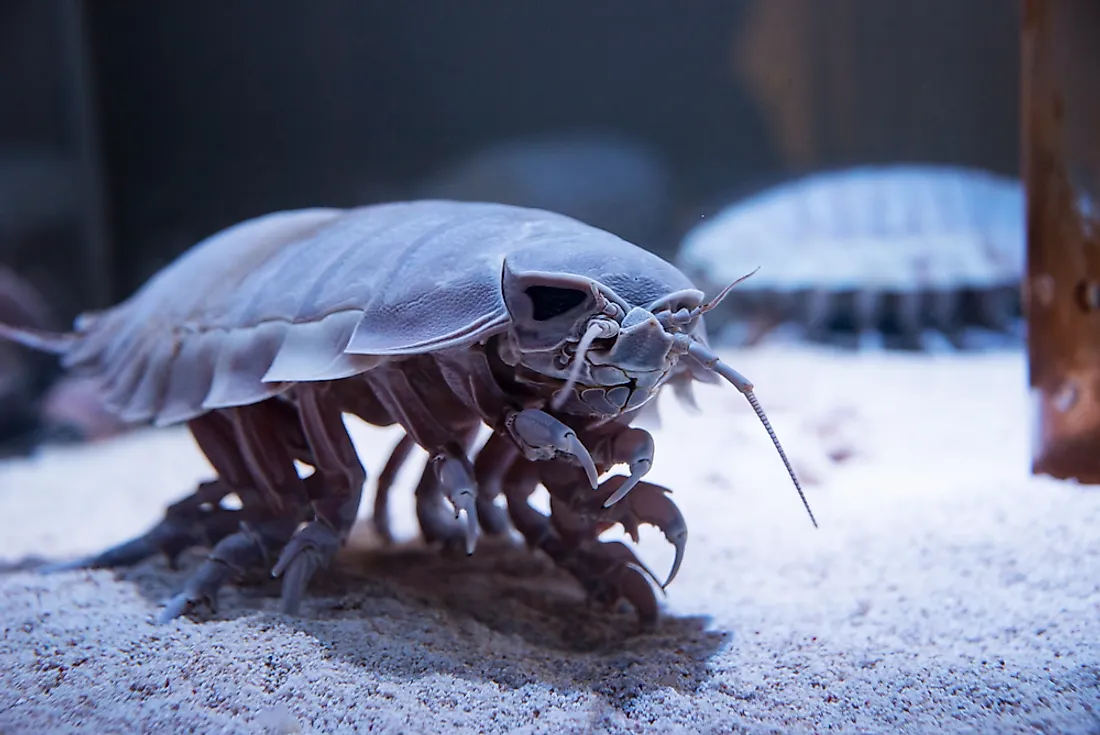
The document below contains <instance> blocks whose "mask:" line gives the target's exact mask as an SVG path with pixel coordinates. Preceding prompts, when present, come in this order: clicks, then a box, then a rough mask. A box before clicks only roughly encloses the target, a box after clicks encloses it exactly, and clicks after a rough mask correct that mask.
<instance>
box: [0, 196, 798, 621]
mask: <svg viewBox="0 0 1100 735" xmlns="http://www.w3.org/2000/svg"><path fill="white" fill-rule="evenodd" d="M727 290H728V289H727ZM719 298H720V297H719ZM714 303H717V300H714V301H712V302H711V303H709V304H708V303H704V300H703V294H702V293H701V292H700V291H698V290H697V289H695V288H694V286H693V285H692V283H691V282H690V281H689V280H688V279H687V278H686V277H685V276H684V275H683V274H682V273H681V272H680V271H678V270H677V269H676V268H674V267H673V266H672V265H670V264H669V263H667V262H666V261H664V260H662V259H660V258H659V257H657V256H655V255H653V254H651V253H649V252H647V251H645V250H643V249H641V248H638V247H636V246H634V245H631V244H630V243H628V242H626V241H624V240H622V239H620V238H618V237H616V236H614V235H612V234H610V233H607V232H605V231H602V230H599V229H596V228H593V227H591V226H588V225H585V224H583V223H581V222H578V221H577V220H574V219H571V218H568V217H565V216H562V215H557V214H553V213H550V212H546V211H541V210H534V209H524V208H518V207H511V206H504V205H498V204H483V203H458V202H448V201H418V202H407V203H393V204H382V205H373V206H368V207H362V208H359V209H352V210H337V209H311V210H301V211H291V212H282V213H277V214H272V215H268V216H265V217H260V218H258V219H254V220H250V221H247V222H244V223H243V224H240V225H237V226H235V227H232V228H230V229H228V230H225V231H224V232H221V233H219V234H217V235H215V236H213V237H211V238H209V239H207V240H205V241H204V242H202V243H200V244H199V245H197V246H195V247H194V248H193V249H192V250H191V251H189V252H188V253H186V254H184V255H183V256H181V257H180V258H179V259H178V260H177V261H176V262H175V263H173V264H172V265H170V266H169V267H168V268H166V269H165V270H163V271H162V272H160V273H159V274H157V275H156V276H154V277H153V278H152V279H150V281H149V282H148V283H147V284H146V285H145V286H144V287H143V288H142V289H140V290H139V291H138V292H137V293H136V294H134V295H133V296H132V297H131V298H130V299H128V300H127V301H125V302H123V303H122V304H120V305H118V306H116V307H114V308H112V309H109V310H107V311H104V312H100V313H96V314H89V315H86V316H84V317H82V318H81V319H79V320H78V321H77V324H76V328H75V330H74V331H73V332H72V333H69V334H65V335H48V334H40V333H39V334H36V333H31V332H28V331H26V330H15V329H4V330H2V331H3V333H5V334H7V335H8V336H9V337H12V338H15V339H18V340H20V341H22V342H23V343H25V344H32V345H37V346H38V347H40V348H44V349H50V350H53V351H55V352H58V353H60V354H61V355H62V360H63V362H64V364H65V365H66V366H67V367H68V368H71V369H74V370H80V371H81V372H82V373H83V374H85V375H86V376H88V377H89V378H91V379H94V380H96V381H98V383H99V385H100V389H101V391H102V394H103V397H104V399H105V401H106V402H107V404H108V405H110V406H112V407H113V409H114V410H115V411H116V412H117V413H118V414H119V415H120V416H122V417H124V418H125V419H126V420H128V421H132V422H152V423H154V424H157V425H166V424H173V423H177V422H187V423H188V425H189V426H190V429H191V431H192V433H193V435H194V437H195V439H196V441H197V442H198V444H199V446H200V447H201V449H202V450H203V452H205V454H206V456H207V457H208V458H209V459H210V462H211V464H212V465H213V467H214V469H215V470H216V471H217V478H216V479H215V480H214V481H212V482H209V483H205V484H204V485H203V486H201V487H200V488H199V489H198V490H197V491H196V493H195V495H193V496H192V497H190V498H188V499H186V500H184V501H182V502H181V503H179V504H177V505H176V506H173V508H171V509H170V510H169V512H168V513H167V515H166V517H165V519H164V520H163V521H162V522H161V523H160V524H159V525H158V526H157V527H156V528H154V529H153V530H152V531H150V532H149V533H148V534H146V535H144V536H142V537H140V538H138V539H134V540H133V541H131V542H128V543H126V544H123V545H121V546H119V547H115V548H113V549H110V550H108V551H106V552H104V553H103V554H100V555H97V556H96V557H93V558H92V559H85V560H81V561H79V562H77V563H76V565H113V564H122V563H132V562H134V561H136V560H138V559H141V558H144V557H146V556H149V555H150V554H152V553H155V552H157V551H165V552H167V553H168V554H169V555H174V554H175V553H176V552H178V551H179V550H181V549H182V548H184V547H187V546H191V545H194V544H199V543H205V544H211V545H212V546H213V549H212V550H211V552H210V554H209V556H208V558H207V560H206V561H205V562H204V563H203V565H202V566H201V567H200V568H199V569H198V570H197V571H196V572H195V573H194V574H193V575H192V576H191V577H190V578H189V579H188V581H187V583H186V585H185V588H184V589H183V591H182V592H180V594H179V595H177V596H176V597H175V598H174V599H173V600H172V601H171V602H170V603H169V604H168V606H167V609H166V610H165V611H164V613H163V614H162V618H170V617H173V616H175V615H178V614H180V613H182V612H185V611H187V610H188V609H190V608H191V607H192V606H193V605H194V604H196V603H198V602H207V603H212V602H213V598H214V596H215V594H216V591H217V590H218V588H219V587H220V585H221V584H223V583H224V582H225V581H226V580H228V579H229V578H230V577H231V576H233V575H234V574H236V573H243V572H246V571H249V570H251V569H257V568H258V569H270V570H271V571H272V573H273V574H274V575H276V576H283V577H284V581H283V603H284V609H286V610H287V611H290V612H293V611H295V610H296V609H297V608H298V604H299V601H300V598H301V596H302V593H303V591H304V589H305V586H306V584H307V582H308V580H309V579H310V577H311V576H312V574H313V573H314V572H315V571H316V569H317V568H319V567H321V566H324V565H325V564H327V563H328V562H329V560H330V559H331V557H332V556H333V554H334V553H335V552H336V551H337V550H338V549H339V548H340V546H341V544H342V543H343V542H344V540H345V539H346V536H347V533H348V531H349V529H350V527H351V525H352V522H353V521H354V519H355V516H356V511H357V508H358V506H359V502H360V497H361V493H362V488H363V484H364V481H365V477H366V475H365V472H364V470H363V467H362V465H361V464H360V462H359V459H358V457H357V455H356V452H355V449H354V447H353V445H352V442H351V440H350V438H349V437H348V434H347V432H346V429H345V427H344V424H343V420H342V414H343V413H350V414H353V415H356V416H359V417H361V418H362V419H364V420H365V421H367V422H369V423H372V424H375V425H379V426H385V425H392V424H399V425H400V426H401V427H402V428H403V429H404V431H405V432H406V434H407V437H408V439H407V440H403V441H402V443H401V444H399V445H398V446H397V447H396V449H395V451H394V455H393V457H392V459H391V462H390V463H389V464H390V467H389V469H388V478H389V479H385V486H384V490H383V492H380V495H383V493H384V492H385V491H388V484H389V482H390V481H391V480H392V475H393V472H394V471H395V469H396V467H397V466H399V465H400V463H401V462H402V461H404V458H405V457H407V456H408V450H409V449H410V448H411V446H412V444H411V443H412V442H415V444H417V445H419V446H420V447H423V448H424V449H425V450H427V452H428V454H429V456H430V457H431V459H430V461H429V463H428V467H427V468H426V470H425V472H424V474H423V476H422V478H421V481H420V485H419V487H418V488H417V493H416V494H417V502H416V505H417V514H418V517H419V520H420V524H421V527H422V529H423V530H424V533H425V536H427V537H429V538H431V539H435V540H441V541H444V542H451V543H458V544H460V545H462V546H464V547H465V549H466V551H467V552H468V553H472V552H473V550H474V542H475V540H476V537H477V532H478V520H479V519H480V521H481V525H482V526H483V527H485V528H488V529H490V530H495V531H500V530H501V527H502V524H504V523H505V522H506V521H505V519H504V518H503V516H502V515H501V514H500V513H499V509H498V508H496V506H495V505H493V500H494V499H495V498H496V497H498V496H499V495H503V496H504V499H505V501H506V505H507V515H508V517H509V518H510V519H511V521H512V522H513V523H514V524H515V526H516V528H517V529H518V530H519V531H520V532H521V533H522V534H523V535H524V537H525V538H526V539H527V541H528V542H529V543H530V544H531V545H533V546H537V547H538V548H540V549H543V550H544V551H546V552H547V553H548V554H549V555H550V556H551V557H552V558H553V559H554V560H555V561H556V562H557V563H558V564H560V565H561V566H562V567H563V568H565V569H568V570H569V571H571V572H572V573H573V574H574V575H575V576H576V577H577V579H578V580H579V581H580V582H581V583H582V584H583V585H584V586H585V588H586V589H587V591H588V592H589V594H590V596H591V597H592V598H593V599H597V600H602V601H605V602H608V603H611V602H616V601H618V600H619V599H622V598H624V597H625V598H626V599H627V600H629V601H630V602H631V603H632V604H633V605H634V607H635V608H636V610H637V611H638V612H639V614H640V615H641V616H642V617H643V618H644V619H652V618H653V617H654V616H655V615H656V601H655V598H654V596H653V592H652V588H651V587H650V586H649V584H648V582H647V581H646V579H645V577H644V576H643V575H642V574H641V573H640V572H639V570H640V569H642V567H641V564H640V563H639V562H638V561H637V559H636V558H635V557H634V556H633V554H632V552H630V550H629V549H628V548H627V547H626V546H624V545H622V544H608V543H603V542H600V541H599V540H598V538H597V537H598V536H599V534H600V533H601V532H602V531H603V530H605V529H607V528H608V527H610V526H612V525H614V524H616V523H619V524H622V526H623V527H624V528H625V529H626V531H627V532H628V533H631V534H635V533H636V530H637V524H638V523H639V522H648V523H653V524H655V525H657V526H659V527H661V528H663V529H664V531H665V533H666V535H667V536H668V537H669V538H670V539H671V540H672V541H673V542H674V543H675V544H676V545H677V561H676V566H677V567H678V566H679V562H680V558H681V556H682V554H683V546H684V542H685V540H686V527H685V524H684V522H683V518H682V517H681V516H680V513H679V511H678V510H676V508H675V506H674V505H673V504H672V503H671V501H670V500H669V499H668V497H667V495H666V491H665V490H664V489H663V488H660V487H658V486H656V485H651V484H649V483H646V482H643V481H642V477H643V476H644V475H645V474H646V473H647V472H648V470H649V469H650V467H651V465H652V462H653V450H654V447H653V439H652V437H651V436H650V435H649V434H648V433H646V432H645V431H644V430H642V429H640V428H637V427H632V426H631V425H630V423H631V421H632V420H633V418H634V417H635V416H636V415H637V414H638V412H639V411H640V410H641V409H642V408H643V407H645V406H646V405H647V404H648V403H649V402H650V401H651V400H652V399H653V398H654V397H655V396H656V395H657V392H658V391H659V389H660V388H661V387H662V386H663V385H664V384H666V383H671V384H673V385H674V386H678V387H679V389H680V390H681V391H686V390H687V389H688V387H689V386H690V384H691V382H692V381H693V380H700V379H702V380H707V379H710V380H714V378H713V377H711V376H712V375H714V374H717V375H721V376H722V377H724V378H726V379H727V380H729V381H731V382H733V383H734V384H735V385H737V387H738V388H739V389H740V390H741V391H742V392H744V393H745V395H746V396H747V397H748V398H749V400H750V402H751V403H752V405H753V407H754V408H755V409H756V411H757V413H758V414H759V415H760V417H761V419H762V420H763V421H764V424H765V426H766V427H767V429H768V431H769V433H771V428H770V426H768V424H767V420H766V419H765V418H764V416H763V412H762V411H761V410H760V408H759V405H758V404H757V403H756V399H755V397H754V395H753V393H752V390H751V389H752V386H751V384H749V383H748V381H747V380H745V379H744V378H743V377H741V376H740V375H738V374H737V373H736V372H734V371H733V370H732V369H730V368H729V367H728V366H726V365H724V364H723V363H721V362H720V361H719V360H718V358H717V357H716V356H715V355H714V354H713V353H712V352H710V350H709V349H708V348H707V346H706V341H705V337H704V335H703V332H702V315H703V313H704V312H705V311H707V310H708V309H709V308H711V306H712V305H713V304H714ZM482 425H487V426H489V427H490V428H491V429H492V431H493V434H492V436H491V438H490V439H489V440H488V442H487V443H486V444H485V445H484V447H482V448H481V450H480V451H479V452H477V454H476V457H474V458H473V459H471V455H472V453H473V451H474V446H473V443H474V441H475V440H476V438H477V436H478V433H479V430H480V429H481V428H482ZM772 438H773V441H775V436H774V434H772ZM775 443H776V446H777V448H778V446H779V445H778V441H776V442H775ZM779 451H780V454H781V456H782V450H781V449H780V450H779ZM783 460H784V462H785V463H786V457H785V456H783ZM295 461H299V462H302V463H304V464H307V465H310V466H312V467H313V468H314V471H313V473H312V474H310V475H309V476H307V477H305V478H304V479H303V478H301V477H300V476H299V473H298V472H297V470H296V468H295V464H294V463H295ZM618 464H626V465H628V467H629V469H630V474H629V476H618V477H612V478H610V479H606V480H604V481H603V482H602V483H601V482H600V480H599V478H600V475H602V474H603V473H605V472H606V471H608V470H610V469H611V468H612V467H613V466H614V465H618ZM787 469H788V471H789V472H790V474H791V477H792V479H794V473H793V471H792V470H791V469H790V465H789V463H787ZM384 475H386V473H384ZM540 483H541V484H543V485H544V486H546V488H547V489H548V490H549V492H550V494H551V497H552V510H551V515H550V517H549V518H546V517H544V516H542V514H541V513H537V512H536V511H535V510H534V509H533V508H532V507H531V506H530V505H528V503H527V497H528V496H529V495H530V493H531V491H532V490H534V489H535V488H536V487H537V486H538V484H540ZM795 483H796V485H797V480H796V479H795ZM800 492H801V490H800ZM230 493H234V494H236V495H237V496H238V497H239V498H240V500H241V507H240V508H239V509H236V510H230V509H227V508H225V507H223V506H222V504H221V501H222V500H223V498H225V497H226V496H228V495H229V494H230ZM384 502H385V501H384V497H382V499H381V503H382V504H383V505H384ZM494 511H496V512H495V513H494ZM463 514H465V519H463V518H462V515H463ZM271 559H277V560H276V561H275V563H274V566H273V567H271V566H270V562H269V560H271ZM673 573H675V569H674V570H673ZM669 581H671V577H670V579H669ZM666 584H667V582H666Z"/></svg>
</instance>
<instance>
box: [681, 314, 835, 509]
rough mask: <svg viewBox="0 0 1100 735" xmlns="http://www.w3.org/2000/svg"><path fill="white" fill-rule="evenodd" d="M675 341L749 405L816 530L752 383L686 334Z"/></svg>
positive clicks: (791, 468)
mask: <svg viewBox="0 0 1100 735" xmlns="http://www.w3.org/2000/svg"><path fill="white" fill-rule="evenodd" d="M677 341H678V342H680V343H681V345H683V346H684V347H685V348H686V351H687V353H688V355H690V356H691V357H692V358H694V359H695V360H696V361H697V362H698V363H699V364H701V365H702V366H703V367H705V368H707V369H708V370H713V371H714V372H716V373H718V374H719V375H721V376H722V377H723V378H725V379H726V380H728V381H729V382H730V383H732V384H733V386H734V387H735V388H737V390H739V391H741V393H743V394H744V396H745V398H747V399H748V401H749V405H751V406H752V410H753V411H755V412H756V416H757V418H759V419H760V423H762V424H763V425H764V428H765V429H767V431H768V436H770V437H771V439H772V444H774V445H775V448H776V450H777V451H778V452H779V457H780V458H781V459H782V460H783V465H784V466H785V467H786V468H787V474H788V475H790V476H791V482H793V483H794V487H795V490H797V491H798V497H800V498H801V499H802V505H803V506H804V507H805V508H806V512H807V513H808V514H809V515H810V522H812V523H813V524H814V528H817V519H816V518H814V512H813V511H812V510H810V503H809V501H807V500H806V494H805V493H804V492H802V483H800V482H799V481H798V475H796V474H795V471H794V467H792V466H791V462H790V460H789V459H787V453H786V452H784V451H783V445H782V444H780V443H779V437H777V436H776V435H775V430H774V429H772V425H771V422H770V421H768V415H767V414H766V413H764V409H763V408H761V407H760V402H759V401H758V400H756V394H755V393H753V384H752V382H751V381H750V380H749V379H748V378H746V377H745V376H744V375H742V374H741V373H739V372H737V371H736V370H734V369H733V368H731V367H730V366H729V365H727V364H726V363H724V362H722V360H721V358H719V357H718V355H716V354H714V352H712V351H711V350H710V349H708V348H707V347H706V346H705V345H703V344H702V343H700V342H696V341H695V340H694V339H692V338H691V337H690V336H688V335H686V334H683V335H678V337H677Z"/></svg>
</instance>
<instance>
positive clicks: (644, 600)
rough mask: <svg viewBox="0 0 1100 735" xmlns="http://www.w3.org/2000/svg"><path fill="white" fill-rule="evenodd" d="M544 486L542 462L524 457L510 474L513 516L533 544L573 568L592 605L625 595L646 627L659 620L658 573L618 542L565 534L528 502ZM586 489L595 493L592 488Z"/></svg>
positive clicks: (506, 478)
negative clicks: (655, 575) (539, 465)
mask: <svg viewBox="0 0 1100 735" xmlns="http://www.w3.org/2000/svg"><path fill="white" fill-rule="evenodd" d="M538 484H539V475H538V469H537V467H536V465H535V464H534V463H532V462H530V461H528V460H525V459H522V458H521V459H518V460H516V461H515V463H514V464H513V465H512V467H511V468H510V469H509V470H508V472H507V473H505V475H504V493H505V497H506V498H507V500H508V514H509V516H510V517H511V519H512V523H514V524H515V526H516V528H517V529H518V530H519V532H520V533H521V534H522V535H523V537H524V539H525V540H526V541H527V543H528V545H530V546H531V547H533V548H537V549H540V550H542V551H543V552H544V553H545V554H546V555H547V556H549V557H550V558H551V559H552V560H553V561H554V563H555V564H556V565H557V566H558V567H560V568H561V569H564V570H565V571H567V572H569V573H570V574H571V575H572V576H573V578H574V579H576V580H577V581H578V582H579V583H580V585H581V587H582V588H583V589H584V591H585V593H586V594H587V596H588V600H589V602H590V603H593V604H597V605H601V606H604V607H608V608H610V607H612V606H614V605H615V604H616V603H617V602H619V601H620V600H623V599H625V600H626V601H627V602H629V603H630V604H631V606H633V608H634V610H635V612H636V613H637V615H638V619H639V621H640V622H641V623H642V625H643V626H650V625H652V624H653V623H655V622H656V620H657V615H658V607H657V598H656V596H655V595H654V594H653V588H652V587H651V585H650V583H649V577H651V576H652V575H648V574H647V572H646V571H645V567H644V566H643V565H642V563H641V562H640V561H638V558H637V557H636V556H635V555H634V552H632V551H631V550H630V549H629V548H628V547H627V546H625V545H624V544H621V543H619V542H617V541H613V542H601V541H598V540H590V539H587V538H585V537H583V536H573V535H570V536H563V535H562V534H561V533H560V531H559V530H558V529H557V528H555V524H554V523H552V522H551V519H549V518H547V517H546V516H544V515H543V514H542V513H539V512H538V511H537V510H535V509H534V508H532V507H531V505H530V503H528V502H527V499H528V497H530V495H531V493H532V492H534V490H535V488H536V487H537V486H538ZM580 492H581V493H584V494H588V493H591V491H590V490H588V489H587V488H582V489H580ZM601 502H602V498H601Z"/></svg>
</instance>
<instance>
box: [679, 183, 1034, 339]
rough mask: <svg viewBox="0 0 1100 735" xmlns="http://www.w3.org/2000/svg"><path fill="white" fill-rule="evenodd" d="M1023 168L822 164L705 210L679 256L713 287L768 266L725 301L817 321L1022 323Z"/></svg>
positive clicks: (920, 326) (949, 328)
mask: <svg viewBox="0 0 1100 735" xmlns="http://www.w3.org/2000/svg"><path fill="white" fill-rule="evenodd" d="M1025 254H1026V248H1025V226H1024V198H1023V191H1022V187H1021V185H1020V183H1019V182H1018V181H1017V180H1014V179H1010V178H1006V177H1002V176H997V175H994V174H991V173H987V172H984V171H978V170H974V169H966V168H957V167H948V166H931V165H896V166H866V167H857V168H852V169H847V170H843V171H836V172H828V173H820V174H814V175H811V176H808V177H805V178H802V179H799V180H797V181H794V182H792V183H787V184H783V185H781V186H778V187H775V188H773V189H769V190H767V191H765V192H763V193H761V194H757V195H755V196H752V197H750V198H748V199H746V200H743V201H741V202H739V203H737V204H735V205H733V206H731V207H729V208H727V209H725V210H723V211H722V212H720V213H718V214H717V215H715V216H713V217H708V218H706V220H705V221H703V222H701V223H700V224H699V225H698V226H696V227H695V228H694V229H692V230H691V231H690V232H689V233H688V234H687V235H686V237H685V238H684V239H683V242H682V244H681V249H680V252H679V255H678V258H677V265H678V266H679V267H680V268H681V270H683V271H684V272H685V273H686V274H687V275H688V276H689V277H690V278H692V279H693V280H695V282H696V283H697V284H698V285H699V286H700V287H701V288H703V289H705V290H707V291H708V292H713V291H715V290H718V289H721V288H722V287H724V286H725V285H727V284H728V283H730V282H732V281H734V280H736V279H737V278H739V277H741V276H743V275H745V274H746V273H748V272H750V271H752V270H753V269H755V268H757V267H759V269H760V270H759V271H758V272H757V273H756V274H755V275H753V276H752V277H751V278H749V279H748V280H746V281H745V282H743V283H741V284H739V285H738V286H737V287H736V288H735V289H734V290H733V292H732V293H731V294H730V296H729V297H728V298H727V300H726V301H725V302H724V303H723V304H722V307H721V308H720V309H719V310H716V311H715V312H713V313H712V316H711V317H708V318H709V319H710V323H711V326H712V331H713V329H714V327H717V326H721V325H722V324H723V323H724V322H725V323H729V322H731V321H735V320H741V319H762V320H765V321H766V320H768V319H770V320H772V321H773V322H796V323H799V324H801V325H802V326H803V327H805V328H807V329H808V330H810V331H813V330H814V329H815V328H816V329H818V330H821V331H833V332H836V331H841V332H844V331H847V332H852V331H859V330H864V329H872V328H879V329H883V330H885V331H887V332H889V331H894V332H898V333H901V334H902V335H903V336H909V337H910V338H917V337H918V335H919V334H920V333H922V332H924V331H925V330H927V329H929V328H934V329H937V330H942V331H943V332H944V333H947V334H948V335H951V334H952V333H957V332H958V331H960V330H964V329H966V328H968V327H971V326H984V327H986V328H989V329H1000V330H1003V329H1006V328H1010V323H1011V322H1012V320H1013V318H1014V316H1015V313H1016V312H1017V310H1018V288H1019V283H1020V280H1021V278H1022V277H1023V274H1024V269H1025Z"/></svg>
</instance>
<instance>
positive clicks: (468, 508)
mask: <svg viewBox="0 0 1100 735" xmlns="http://www.w3.org/2000/svg"><path fill="white" fill-rule="evenodd" d="M434 459H435V475H436V478H437V479H438V480H439V484H440V485H441V486H442V488H443V494H444V495H445V496H446V497H447V500H449V501H450V502H451V505H452V506H453V507H454V509H455V518H456V519H457V518H459V517H460V516H461V515H462V513H463V512H465V513H466V518H465V521H464V523H465V534H464V535H465V541H466V555H467V556H469V555H471V554H473V553H474V549H475V547H476V546H477V537H478V525H477V508H476V504H477V482H476V481H475V480H474V475H473V471H472V468H471V467H470V466H469V462H468V461H464V460H465V457H456V456H453V455H449V454H438V455H436V456H435V458H434Z"/></svg>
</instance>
